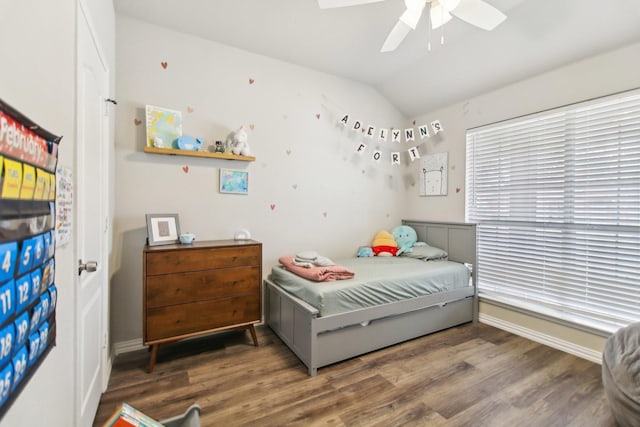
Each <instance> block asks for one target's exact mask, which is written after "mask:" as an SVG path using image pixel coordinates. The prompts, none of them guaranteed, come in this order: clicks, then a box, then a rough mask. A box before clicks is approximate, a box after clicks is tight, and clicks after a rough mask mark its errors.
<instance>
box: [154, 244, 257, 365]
mask: <svg viewBox="0 0 640 427" xmlns="http://www.w3.org/2000/svg"><path fill="white" fill-rule="evenodd" d="M142 266H143V267H142V269H143V278H144V294H143V298H142V301H143V328H144V345H150V346H151V358H150V360H149V372H151V371H153V367H154V365H155V362H156V359H157V357H158V348H159V346H160V344H162V343H167V342H171V341H176V340H180V339H184V338H189V337H194V336H197V335H203V334H208V333H212V332H218V331H224V330H229V329H247V330H249V332H250V333H251V338H252V339H253V343H254V344H255V345H256V346H257V345H258V340H257V337H256V332H255V329H254V325H255V324H256V323H259V322H260V321H261V320H262V311H261V309H262V300H261V299H262V297H261V287H260V285H261V282H262V244H261V243H260V242H256V241H254V240H212V241H203V242H198V241H194V242H193V243H192V244H190V245H181V244H175V245H163V246H145V247H144V251H143V264H142Z"/></svg>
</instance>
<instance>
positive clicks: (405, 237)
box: [391, 225, 418, 256]
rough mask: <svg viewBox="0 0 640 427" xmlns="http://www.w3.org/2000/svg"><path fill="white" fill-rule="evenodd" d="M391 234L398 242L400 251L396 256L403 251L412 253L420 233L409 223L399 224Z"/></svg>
mask: <svg viewBox="0 0 640 427" xmlns="http://www.w3.org/2000/svg"><path fill="white" fill-rule="evenodd" d="M391 234H392V235H393V238H394V239H395V240H396V243H397V244H398V252H397V253H396V256H397V255H400V254H403V253H411V252H412V249H411V248H412V247H413V246H414V245H415V244H416V242H417V241H418V234H417V233H416V230H414V229H413V228H411V227H409V226H408V225H399V226H397V227H396V228H394V229H393V230H391Z"/></svg>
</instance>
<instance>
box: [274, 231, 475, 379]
mask: <svg viewBox="0 0 640 427" xmlns="http://www.w3.org/2000/svg"><path fill="white" fill-rule="evenodd" d="M402 224H404V225H408V226H411V227H413V228H414V229H415V230H416V232H417V233H418V241H421V242H427V243H428V244H430V245H431V246H436V247H439V248H442V249H444V250H445V251H447V252H448V254H449V260H450V261H457V262H461V263H466V264H470V265H471V268H472V271H473V273H472V276H471V277H472V279H471V281H472V284H473V287H472V288H466V289H455V290H453V291H447V292H442V293H438V294H433V295H427V296H424V297H419V298H414V299H410V300H405V301H399V302H394V303H389V304H384V305H381V306H376V307H368V308H364V309H360V310H355V311H351V312H347V313H340V314H334V315H330V316H323V317H321V316H319V312H318V310H317V309H316V308H314V307H312V306H311V305H309V304H307V303H306V302H304V301H302V300H301V299H299V298H297V297H295V296H293V295H291V294H289V293H288V292H286V291H284V290H283V289H281V288H280V287H278V286H277V285H276V284H274V283H273V282H272V281H271V280H270V277H269V278H267V279H266V280H265V281H264V283H265V317H266V319H265V320H266V323H267V324H268V325H269V327H271V329H272V330H273V331H274V332H275V333H276V334H277V335H278V337H280V339H281V340H282V341H283V342H284V343H285V344H286V345H287V346H288V347H289V348H290V349H291V350H292V351H293V352H294V353H295V354H296V355H297V356H298V358H299V359H300V360H301V361H302V362H303V363H304V364H305V365H306V366H307V368H308V370H309V375H310V376H314V375H316V374H317V372H318V368H321V367H323V366H327V365H330V364H332V363H336V362H340V361H342V360H346V359H349V358H352V357H355V356H358V355H361V354H365V353H368V352H370V351H373V350H377V349H380V348H383V347H387V346H390V345H393V344H397V343H400V342H403V341H407V340H410V339H413V338H417V337H419V336H422V335H426V334H430V333H432V332H436V331H440V330H443V329H447V328H450V327H452V326H456V325H459V324H462V323H467V322H471V321H474V322H475V321H477V318H478V292H477V287H476V280H477V277H476V273H475V271H476V270H477V268H476V265H477V260H476V226H475V224H468V223H450V222H428V221H414V220H402Z"/></svg>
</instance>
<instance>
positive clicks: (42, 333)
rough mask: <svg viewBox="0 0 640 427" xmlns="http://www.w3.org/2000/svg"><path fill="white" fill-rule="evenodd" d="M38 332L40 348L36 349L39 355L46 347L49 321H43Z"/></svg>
mask: <svg viewBox="0 0 640 427" xmlns="http://www.w3.org/2000/svg"><path fill="white" fill-rule="evenodd" d="M38 332H40V348H39V349H38V355H40V354H42V352H43V351H44V349H45V348H47V342H48V341H49V323H48V322H44V323H43V324H42V326H40V329H38Z"/></svg>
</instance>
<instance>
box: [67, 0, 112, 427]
mask: <svg viewBox="0 0 640 427" xmlns="http://www.w3.org/2000/svg"><path fill="white" fill-rule="evenodd" d="M79 4H80V7H79V8H78V75H77V78H78V81H77V90H78V93H77V96H78V98H77V100H78V101H77V118H78V125H77V126H78V128H77V141H76V144H77V150H76V168H75V170H76V174H77V175H76V180H75V182H76V189H77V191H76V194H75V195H74V196H75V197H74V202H75V203H76V210H75V212H76V213H77V214H76V215H77V218H76V228H75V230H76V232H77V235H76V238H75V241H76V248H77V256H78V266H79V268H78V281H77V286H76V289H77V295H76V304H77V306H76V325H77V329H76V337H77V341H76V343H77V348H76V361H77V363H76V373H75V374H76V393H77V396H76V415H77V417H78V418H77V423H76V425H77V426H78V427H84V426H91V425H92V424H93V419H94V417H95V414H96V410H97V408H98V403H99V402H100V395H101V394H102V392H103V391H104V389H105V386H106V384H103V383H104V382H105V381H104V380H103V371H104V370H106V369H107V368H106V348H107V342H106V341H107V328H108V327H107V325H108V323H107V322H106V321H105V319H106V306H107V301H106V299H107V298H106V295H107V292H106V289H107V270H108V268H107V254H106V252H107V250H106V242H107V238H106V232H107V227H106V225H107V224H108V222H107V213H106V212H107V194H108V192H107V184H106V183H107V181H108V180H107V176H106V174H107V167H106V165H105V162H106V159H107V158H108V150H107V146H108V137H107V136H108V126H107V123H108V122H107V118H108V117H107V116H106V114H105V112H106V111H107V106H106V105H105V98H106V96H107V91H108V69H107V67H106V65H105V62H104V61H102V59H101V58H102V56H101V54H100V48H99V46H98V45H97V44H96V41H95V38H94V37H93V33H92V31H91V25H90V23H89V20H88V19H87V17H86V15H85V11H84V10H83V7H82V2H79ZM81 264H82V265H83V266H84V267H86V268H81ZM92 270H94V271H92Z"/></svg>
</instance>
